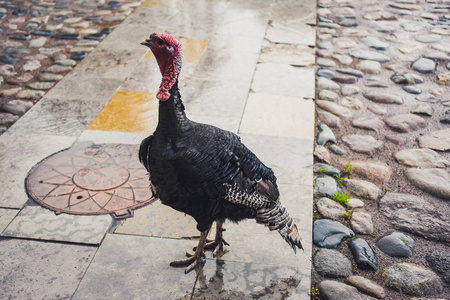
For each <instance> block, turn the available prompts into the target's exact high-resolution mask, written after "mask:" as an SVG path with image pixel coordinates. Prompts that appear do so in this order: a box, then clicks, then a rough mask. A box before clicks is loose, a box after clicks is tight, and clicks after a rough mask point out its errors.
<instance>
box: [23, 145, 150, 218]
mask: <svg viewBox="0 0 450 300" xmlns="http://www.w3.org/2000/svg"><path fill="white" fill-rule="evenodd" d="M137 149H138V146H136V145H121V144H99V145H96V144H92V143H82V144H78V145H76V146H73V147H72V148H70V149H66V150H63V151H61V152H58V153H55V154H53V155H51V156H50V157H48V158H46V159H44V160H43V161H42V162H40V163H39V164H37V165H36V166H34V167H33V168H32V169H31V171H30V172H29V173H28V176H27V179H26V188H27V192H28V194H29V195H30V196H31V198H33V199H34V200H35V201H36V202H38V203H39V204H40V205H42V206H44V207H46V208H49V209H51V210H53V211H55V213H57V214H59V213H69V214H79V215H103V214H112V215H113V216H114V217H115V218H118V219H122V218H126V217H130V216H132V215H133V209H136V208H138V207H141V206H144V205H147V204H149V203H151V202H153V201H154V200H155V198H154V197H153V195H152V192H151V191H150V189H149V181H148V175H147V171H146V170H145V168H144V167H143V166H142V165H141V164H140V162H139V160H138V158H137Z"/></svg>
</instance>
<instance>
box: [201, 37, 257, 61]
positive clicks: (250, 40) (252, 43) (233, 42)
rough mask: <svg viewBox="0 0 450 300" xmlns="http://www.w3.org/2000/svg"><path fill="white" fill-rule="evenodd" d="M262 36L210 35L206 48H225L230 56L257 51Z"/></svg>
mask: <svg viewBox="0 0 450 300" xmlns="http://www.w3.org/2000/svg"><path fill="white" fill-rule="evenodd" d="M262 42H263V37H260V36H256V37H255V36H240V35H219V34H215V35H213V36H212V37H211V40H210V42H209V45H208V49H211V50H215V51H217V50H220V49H226V51H227V53H229V55H230V57H233V56H239V55H241V54H242V53H258V54H259V52H260V50H261V44H262Z"/></svg>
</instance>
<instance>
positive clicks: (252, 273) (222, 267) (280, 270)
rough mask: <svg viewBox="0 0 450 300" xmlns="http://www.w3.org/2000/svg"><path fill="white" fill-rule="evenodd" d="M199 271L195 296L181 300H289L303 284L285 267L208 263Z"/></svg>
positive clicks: (184, 297)
mask: <svg viewBox="0 0 450 300" xmlns="http://www.w3.org/2000/svg"><path fill="white" fill-rule="evenodd" d="M198 272H199V273H198V274H197V275H198V281H197V285H196V289H195V291H194V294H193V295H191V293H188V294H186V295H185V296H183V297H180V298H178V299H179V300H182V299H205V300H206V299H208V300H209V299H226V300H240V299H267V300H268V299H287V298H288V297H290V296H292V295H293V294H294V293H295V290H296V288H297V286H298V285H299V283H300V276H299V274H298V271H297V270H296V269H294V268H292V267H286V266H276V265H258V264H250V263H242V262H234V261H233V262H232V261H221V260H215V261H213V260H207V261H206V263H205V264H204V266H203V268H201V269H200V270H199V271H198ZM191 296H193V297H192V298H191Z"/></svg>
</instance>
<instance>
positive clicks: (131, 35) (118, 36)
mask: <svg viewBox="0 0 450 300" xmlns="http://www.w3.org/2000/svg"><path fill="white" fill-rule="evenodd" d="M151 30H152V27H151V26H141V25H133V24H121V25H120V26H118V27H117V28H115V29H114V30H113V32H111V33H110V34H109V35H108V37H107V38H105V39H104V40H103V41H102V42H101V43H100V44H99V45H98V48H103V49H114V50H125V51H128V50H132V51H136V52H137V53H139V54H140V56H141V57H143V56H144V55H145V53H147V50H148V48H147V47H145V46H142V45H141V44H140V42H141V41H142V40H145V39H147V38H148V37H149V36H150V34H151V33H152V32H153V31H151Z"/></svg>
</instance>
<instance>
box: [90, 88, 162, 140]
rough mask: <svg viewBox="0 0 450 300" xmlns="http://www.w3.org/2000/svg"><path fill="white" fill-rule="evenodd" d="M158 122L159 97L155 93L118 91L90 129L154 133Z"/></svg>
mask: <svg viewBox="0 0 450 300" xmlns="http://www.w3.org/2000/svg"><path fill="white" fill-rule="evenodd" d="M157 123H158V99H156V95H155V94H154V93H147V92H136V91H117V92H116V94H115V95H114V96H113V97H112V98H111V100H109V102H108V103H107V104H106V105H105V107H103V109H102V110H101V111H100V113H99V114H98V115H97V117H96V118H95V119H94V120H93V121H92V123H91V124H90V125H89V127H88V129H91V130H104V131H119V132H135V133H153V131H154V130H155V129H156V125H157Z"/></svg>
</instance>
